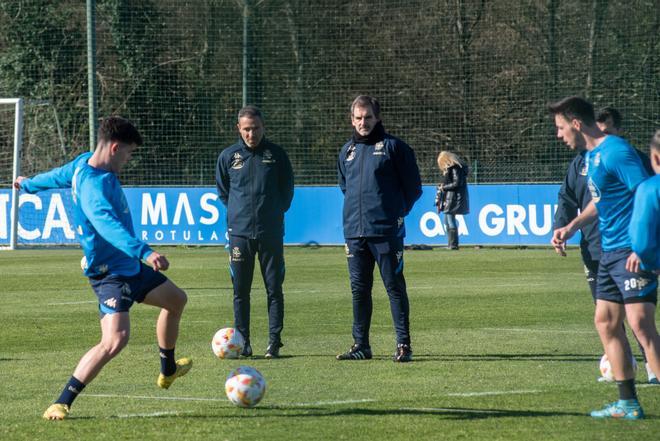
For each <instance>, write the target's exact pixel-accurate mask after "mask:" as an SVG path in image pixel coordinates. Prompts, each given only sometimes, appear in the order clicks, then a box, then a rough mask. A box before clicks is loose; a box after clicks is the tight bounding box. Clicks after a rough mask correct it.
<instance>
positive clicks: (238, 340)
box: [211, 328, 245, 359]
mask: <svg viewBox="0 0 660 441" xmlns="http://www.w3.org/2000/svg"><path fill="white" fill-rule="evenodd" d="M244 346H245V339H244V338H243V335H242V334H241V333H240V332H239V331H238V330H237V329H234V328H222V329H221V330H219V331H218V332H216V333H215V335H214V336H213V340H211V349H213V353H214V354H215V355H216V357H218V358H222V359H225V358H238V356H239V355H241V352H242V351H243V347H244Z"/></svg>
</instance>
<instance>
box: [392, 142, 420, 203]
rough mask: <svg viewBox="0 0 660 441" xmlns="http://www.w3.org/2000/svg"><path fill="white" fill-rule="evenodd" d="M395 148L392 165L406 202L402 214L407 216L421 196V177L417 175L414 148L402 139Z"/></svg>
mask: <svg viewBox="0 0 660 441" xmlns="http://www.w3.org/2000/svg"><path fill="white" fill-rule="evenodd" d="M395 149H396V150H395V151H396V156H395V158H394V159H395V161H394V166H395V167H396V169H397V172H398V174H399V181H400V182H401V187H402V190H403V197H404V201H405V204H406V206H405V211H404V216H407V215H408V213H410V210H412V208H413V205H414V204H415V202H416V201H417V199H419V198H420V196H422V178H421V177H420V175H419V168H418V167H417V160H416V159H415V152H414V150H413V149H412V148H411V147H410V146H408V144H406V143H404V142H402V141H399V142H397V144H396V146H395Z"/></svg>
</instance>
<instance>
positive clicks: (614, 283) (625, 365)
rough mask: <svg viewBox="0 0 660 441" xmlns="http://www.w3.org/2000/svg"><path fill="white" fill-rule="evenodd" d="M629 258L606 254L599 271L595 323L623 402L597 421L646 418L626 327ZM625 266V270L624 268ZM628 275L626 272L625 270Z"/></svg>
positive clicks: (602, 412)
mask: <svg viewBox="0 0 660 441" xmlns="http://www.w3.org/2000/svg"><path fill="white" fill-rule="evenodd" d="M626 258H627V256H626V255H622V253H621V252H619V251H613V252H603V254H602V255H601V259H600V267H599V270H598V290H597V291H598V293H597V297H598V299H597V301H596V314H595V318H594V322H595V324H596V329H597V330H598V334H599V336H600V338H601V341H602V343H603V347H604V348H605V353H606V354H607V357H608V358H609V360H610V364H611V366H612V372H613V374H614V378H615V380H616V384H617V388H618V391H619V400H618V401H616V402H613V403H611V404H609V405H607V406H605V408H603V409H599V410H595V411H593V412H591V416H592V417H595V418H626V419H639V418H643V417H644V412H643V411H642V408H641V406H640V405H639V402H638V401H637V391H636V388H635V373H634V370H633V366H632V358H631V357H630V355H629V354H628V352H627V350H628V348H629V344H628V346H626V342H627V337H626V334H625V331H624V329H623V326H622V323H623V319H624V318H625V314H626V310H625V308H624V301H625V296H626V291H625V290H624V289H623V285H622V281H623V279H622V273H621V269H622V268H624V267H625V260H626ZM622 265H623V266H622ZM624 271H625V268H624Z"/></svg>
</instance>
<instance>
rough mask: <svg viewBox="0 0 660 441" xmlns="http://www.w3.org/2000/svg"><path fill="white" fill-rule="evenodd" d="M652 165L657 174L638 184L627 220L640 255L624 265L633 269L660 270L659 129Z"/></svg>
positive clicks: (652, 154) (655, 137)
mask: <svg viewBox="0 0 660 441" xmlns="http://www.w3.org/2000/svg"><path fill="white" fill-rule="evenodd" d="M651 165H652V166H653V171H655V173H656V174H655V176H653V177H651V178H649V179H647V180H646V181H644V182H642V183H641V184H640V185H639V187H638V188H637V192H636V193H635V208H634V209H633V214H632V219H631V221H630V239H631V241H632V250H633V252H634V253H635V255H636V256H637V257H638V258H639V259H631V261H630V265H629V266H628V267H627V269H628V271H631V272H634V273H636V272H638V271H639V270H640V269H642V270H646V271H653V272H655V273H656V274H659V273H660V130H658V131H657V132H655V135H654V136H653V139H652V140H651Z"/></svg>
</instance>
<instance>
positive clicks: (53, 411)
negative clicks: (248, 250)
mask: <svg viewBox="0 0 660 441" xmlns="http://www.w3.org/2000/svg"><path fill="white" fill-rule="evenodd" d="M98 139H99V141H98V144H97V146H96V150H95V151H94V153H85V154H82V155H80V156H79V157H77V158H76V159H74V160H73V161H72V162H70V163H68V164H65V165H64V166H62V167H59V168H56V169H53V170H51V171H50V172H47V173H43V174H40V175H37V176H35V177H33V178H31V179H28V178H25V177H19V178H18V179H17V180H16V182H15V183H14V185H15V186H16V187H17V188H19V189H22V190H24V191H27V192H36V191H40V190H45V189H49V188H71V192H72V197H73V203H74V215H75V222H76V230H77V233H78V238H79V240H80V245H81V247H82V249H83V252H84V257H83V260H82V267H83V271H84V273H85V275H86V276H87V277H88V278H89V281H90V284H91V286H92V289H93V290H94V292H95V293H96V296H97V297H98V300H99V313H100V324H101V341H100V343H99V344H97V345H96V346H94V347H93V348H91V349H90V350H89V351H88V352H87V353H86V354H85V355H84V356H83V357H82V359H81V360H80V362H79V363H78V366H77V367H76V369H75V370H74V372H73V376H72V377H71V378H70V379H69V381H68V382H67V384H66V386H65V387H64V390H63V391H62V394H61V395H60V396H59V398H58V399H57V400H55V403H54V404H52V405H51V406H50V407H49V408H48V409H47V410H46V412H45V413H44V415H43V417H44V418H45V419H49V420H61V419H64V418H66V417H67V416H68V415H69V412H70V408H71V404H72V403H73V401H74V400H75V399H76V397H77V396H78V394H80V392H82V390H83V388H84V387H85V386H86V385H87V384H89V382H90V381H92V380H93V379H94V378H95V377H96V376H97V375H98V373H99V372H100V371H101V369H102V368H103V367H104V366H105V365H106V364H107V363H108V362H109V361H110V360H112V359H113V358H114V357H115V356H117V354H119V352H120V351H121V350H122V349H123V348H124V347H125V346H126V344H127V343H128V338H129V333H130V319H129V309H130V308H131V306H132V305H133V303H134V302H137V303H144V304H147V305H152V306H156V307H158V308H161V311H160V315H159V316H158V322H157V324H156V334H157V339H158V346H159V347H160V354H159V355H160V360H161V368H160V375H159V376H158V379H157V384H158V386H159V387H161V388H164V389H167V388H169V387H170V386H171V385H172V383H173V382H174V380H175V379H176V378H178V377H181V376H183V375H185V374H186V373H187V372H188V371H189V370H190V368H191V367H192V360H191V359H189V358H182V359H180V360H176V361H175V358H174V347H175V344H176V340H177V337H178V333H179V322H180V320H181V315H182V313H183V309H184V306H185V304H186V302H187V297H186V294H185V292H183V291H182V290H181V289H180V288H178V287H177V286H176V285H175V284H174V283H172V282H171V281H170V280H168V279H167V277H165V276H164V275H163V274H162V273H161V271H164V270H167V269H168V267H169V262H168V260H167V258H166V257H165V256H163V255H162V254H159V253H157V252H155V251H153V250H152V249H151V248H150V247H149V245H147V244H146V243H144V242H142V241H140V240H139V239H137V238H136V236H135V232H134V230H133V223H132V220H131V214H130V211H129V208H128V204H127V202H126V197H125V196H124V192H123V191H122V188H121V185H120V183H119V179H118V177H117V176H118V174H119V173H120V171H121V170H122V168H123V167H124V166H125V165H126V163H127V162H128V161H129V160H130V159H131V155H132V153H133V151H134V150H135V149H136V148H137V146H139V145H142V136H141V135H140V133H139V132H138V131H137V129H136V128H135V127H134V126H133V124H132V123H131V122H130V121H128V120H126V119H124V118H120V117H109V118H106V119H104V120H103V121H102V122H101V125H100V127H99V132H98ZM142 261H145V262H147V263H148V264H149V265H150V266H151V268H150V267H149V266H147V265H145V264H144V263H142Z"/></svg>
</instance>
